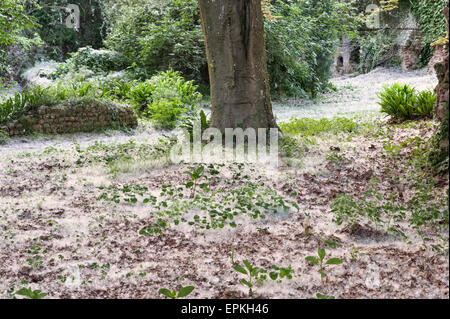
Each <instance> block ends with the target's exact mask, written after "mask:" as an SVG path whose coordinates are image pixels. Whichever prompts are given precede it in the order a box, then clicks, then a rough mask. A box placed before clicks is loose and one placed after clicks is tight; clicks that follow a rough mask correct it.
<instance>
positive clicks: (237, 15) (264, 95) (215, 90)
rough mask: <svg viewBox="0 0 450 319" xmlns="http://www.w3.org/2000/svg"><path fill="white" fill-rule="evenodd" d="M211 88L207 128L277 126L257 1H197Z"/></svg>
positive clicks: (258, 1) (261, 15)
mask: <svg viewBox="0 0 450 319" xmlns="http://www.w3.org/2000/svg"><path fill="white" fill-rule="evenodd" d="M199 7H200V15H201V20H202V27H203V33H204V37H205V45H206V54H207V61H208V67H209V77H210V85H211V126H212V127H215V128H218V129H220V130H222V131H224V130H225V128H236V127H241V128H243V129H246V128H249V127H251V128H254V129H258V128H271V127H277V125H276V123H275V119H274V116H273V113H272V103H271V100H270V88H269V76H268V72H267V57H266V48H265V35H264V18H263V13H262V9H261V0H199Z"/></svg>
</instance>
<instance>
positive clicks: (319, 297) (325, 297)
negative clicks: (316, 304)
mask: <svg viewBox="0 0 450 319" xmlns="http://www.w3.org/2000/svg"><path fill="white" fill-rule="evenodd" d="M311 299H335V297H334V296H327V295H322V294H321V293H317V294H316V297H313V298H311Z"/></svg>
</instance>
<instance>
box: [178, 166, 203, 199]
mask: <svg viewBox="0 0 450 319" xmlns="http://www.w3.org/2000/svg"><path fill="white" fill-rule="evenodd" d="M204 170H205V167H204V166H202V165H200V166H199V167H197V168H196V169H194V170H193V171H192V172H189V171H185V172H184V173H185V174H187V175H189V177H190V178H191V181H189V182H187V183H186V188H192V195H191V197H192V198H195V190H196V187H197V183H198V180H199V179H200V178H202V177H203V172H204ZM207 187H208V185H207V184H200V188H202V189H206V188H207Z"/></svg>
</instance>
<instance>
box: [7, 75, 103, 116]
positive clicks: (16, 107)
mask: <svg viewBox="0 0 450 319" xmlns="http://www.w3.org/2000/svg"><path fill="white" fill-rule="evenodd" d="M95 93H96V90H95V87H94V86H93V85H92V84H90V83H83V84H81V83H73V84H72V85H67V86H64V85H62V84H61V83H59V84H58V85H56V86H51V87H41V86H34V87H30V88H28V89H25V90H23V91H22V92H15V93H14V96H12V97H10V98H8V99H6V100H4V101H0V124H7V123H9V122H11V121H14V120H16V119H18V118H19V117H21V116H22V115H24V114H25V113H26V112H27V111H29V110H33V109H36V108H37V107H39V106H43V105H45V106H53V105H56V104H59V103H62V102H64V101H71V100H81V99H84V100H86V99H95Z"/></svg>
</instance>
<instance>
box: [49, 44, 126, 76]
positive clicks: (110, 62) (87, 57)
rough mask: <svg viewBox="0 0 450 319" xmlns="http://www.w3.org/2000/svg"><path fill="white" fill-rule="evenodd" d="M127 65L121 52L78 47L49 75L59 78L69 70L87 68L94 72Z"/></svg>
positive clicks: (121, 67) (116, 69)
mask: <svg viewBox="0 0 450 319" xmlns="http://www.w3.org/2000/svg"><path fill="white" fill-rule="evenodd" d="M127 66H129V63H128V60H127V59H126V58H125V57H124V56H122V55H121V54H119V53H117V52H114V51H110V50H95V49H92V48H91V47H89V46H88V47H84V48H80V49H79V50H78V51H76V52H74V53H71V54H70V58H69V59H67V60H66V61H65V62H64V63H61V64H60V65H59V67H58V69H57V70H56V71H55V72H54V73H52V74H51V75H50V77H52V78H54V79H55V78H59V77H61V76H63V75H66V74H68V73H69V72H71V71H72V72H77V71H79V70H81V69H87V70H89V71H92V72H93V73H94V74H98V73H103V74H104V73H107V72H110V71H119V70H122V69H124V68H126V67H127Z"/></svg>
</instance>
